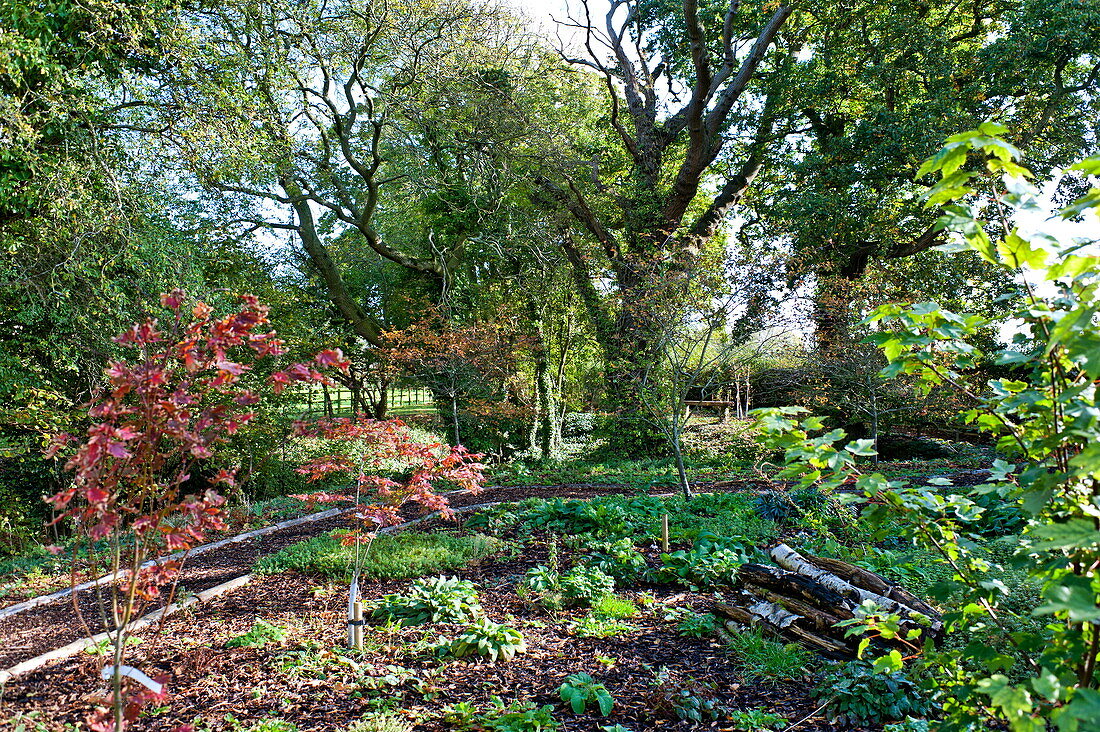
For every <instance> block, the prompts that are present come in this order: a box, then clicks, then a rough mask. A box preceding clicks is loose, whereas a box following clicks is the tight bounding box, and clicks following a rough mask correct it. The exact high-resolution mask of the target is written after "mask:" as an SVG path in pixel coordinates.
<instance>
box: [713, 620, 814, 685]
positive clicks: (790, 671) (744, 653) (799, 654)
mask: <svg viewBox="0 0 1100 732" xmlns="http://www.w3.org/2000/svg"><path fill="white" fill-rule="evenodd" d="M729 649H730V650H731V651H732V652H733V653H734V655H736V656H737V658H738V660H739V661H740V663H741V666H742V668H743V669H744V672H745V676H746V677H747V678H748V679H750V680H759V681H796V680H798V679H800V678H802V677H803V676H804V675H805V673H806V668H807V667H808V666H809V665H810V662H811V660H812V658H813V657H812V655H811V654H810V652H809V651H807V650H806V649H805V648H803V647H802V646H800V645H798V644H796V643H786V644H783V643H778V642H776V641H773V640H770V639H768V638H765V637H764V636H762V635H761V634H760V631H758V630H753V629H749V630H743V631H741V632H740V633H736V634H734V635H733V637H732V638H731V639H730V642H729Z"/></svg>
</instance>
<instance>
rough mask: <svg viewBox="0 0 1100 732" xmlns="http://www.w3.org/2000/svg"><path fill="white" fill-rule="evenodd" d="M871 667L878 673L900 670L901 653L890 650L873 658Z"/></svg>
mask: <svg viewBox="0 0 1100 732" xmlns="http://www.w3.org/2000/svg"><path fill="white" fill-rule="evenodd" d="M871 666H872V668H874V670H875V671H878V672H879V673H887V674H889V673H894V672H896V671H901V669H902V662H901V653H900V652H899V651H897V650H893V651H890V652H889V653H887V654H886V655H885V656H879V657H878V658H876V659H875V662H874V663H873V664H871Z"/></svg>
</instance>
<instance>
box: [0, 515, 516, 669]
mask: <svg viewBox="0 0 1100 732" xmlns="http://www.w3.org/2000/svg"><path fill="white" fill-rule="evenodd" d="M498 503H506V501H492V502H490V503H479V504H476V505H473V506H459V507H458V508H454V509H451V510H452V511H453V512H454V513H463V512H466V511H475V510H478V509H482V508H488V507H490V506H495V505H497V504H498ZM333 510H334V511H337V512H340V511H343V510H344V509H333ZM325 513H329V514H330V515H335V514H332V513H331V512H325ZM438 515H440V512H439V511H432V512H431V513H429V514H425V515H424V516H421V517H420V518H416V519H413V520H412V521H406V522H405V523H402V524H397V525H396V526H387V527H386V528H384V529H380V530H379V531H378V532H377V533H379V534H389V533H393V532H395V531H399V530H401V529H407V528H409V527H410V526H415V525H416V524H419V523H421V522H422V521H427V520H428V519H432V518H435V517H436V516H438ZM307 518H308V517H307ZM296 520H297V521H299V522H300V523H305V522H302V521H300V520H298V519H296ZM313 520H314V521H316V520H318V519H316V518H314V519H313ZM268 528H269V529H271V528H274V527H268ZM284 528H285V527H284ZM261 531H266V529H261ZM250 533H254V532H250ZM243 537H246V535H245V534H241V536H240V537H233V539H234V540H237V541H240V540H242V538H243ZM229 541H230V540H225V541H222V542H218V543H217V545H222V546H224V545H225V544H226V543H228V542H229ZM206 546H207V547H211V548H212V547H214V546H216V545H215V544H208V545H206ZM207 551H209V549H207ZM192 553H194V552H192ZM251 581H252V575H251V574H246V575H242V576H240V577H235V578H233V579H231V580H229V581H228V582H223V583H222V584H220V585H216V586H214V587H211V588H210V589H207V590H203V591H202V592H199V593H196V594H194V595H192V596H191V597H188V598H185V599H183V600H180V601H179V602H177V603H173V604H172V605H168V606H167V607H162V608H161V609H159V610H154V611H153V612H151V613H148V614H146V615H143V616H142V617H140V618H138V619H137V620H133V621H131V622H130V624H129V626H128V632H130V633H133V632H134V631H136V630H140V629H142V628H145V627H148V626H149V625H152V624H153V623H156V622H158V621H159V620H160V619H161V618H165V617H168V616H169V615H172V614H174V613H176V612H178V611H180V610H182V609H184V608H187V607H190V606H191V605H194V604H195V603H201V602H207V601H208V600H211V599H213V598H215V597H217V596H218V595H222V594H224V593H226V592H230V591H231V590H235V589H237V588H238V587H243V586H244V585H246V584H248V583H249V582H251ZM109 639H110V634H108V633H97V634H96V635H93V636H91V637H90V638H81V639H80V640H75V641H73V642H72V643H69V644H68V645H64V646H62V647H61V648H57V649H55V650H52V651H47V652H46V653H43V654H41V655H38V656H35V657H34V658H28V659H27V660H26V661H21V662H19V663H17V664H15V665H14V666H12V667H10V668H7V669H0V686H2V685H3V684H6V683H7V682H8V681H10V680H11V679H13V678H15V677H16V676H20V675H22V674H25V673H29V672H31V671H36V670H37V669H39V668H42V667H43V666H45V665H46V664H49V663H52V662H54V661H60V660H63V659H66V658H68V657H70V656H75V655H76V654H78V653H81V652H82V651H84V650H86V649H88V648H91V647H92V646H95V645H98V644H99V643H102V642H103V641H105V640H109Z"/></svg>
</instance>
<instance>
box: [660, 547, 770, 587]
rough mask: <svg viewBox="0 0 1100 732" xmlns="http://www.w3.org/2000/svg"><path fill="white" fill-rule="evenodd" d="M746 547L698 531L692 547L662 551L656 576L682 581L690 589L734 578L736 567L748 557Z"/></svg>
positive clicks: (726, 582)
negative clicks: (659, 567)
mask: <svg viewBox="0 0 1100 732" xmlns="http://www.w3.org/2000/svg"><path fill="white" fill-rule="evenodd" d="M749 551H750V550H748V549H746V548H745V547H744V546H742V545H741V544H740V542H737V541H733V540H731V539H724V538H722V537H718V536H714V535H712V534H701V535H700V536H699V537H698V538H697V539H696V540H695V546H693V547H692V549H691V551H684V550H682V549H681V550H678V551H675V552H672V553H671V554H662V555H661V565H662V566H661V569H660V571H659V572H658V576H659V577H660V578H661V579H663V580H665V581H671V582H677V583H680V584H683V585H685V586H687V587H689V588H690V589H692V590H693V591H697V590H699V589H702V588H705V587H714V586H717V585H729V584H732V583H733V582H734V580H735V579H736V576H737V570H738V569H739V568H740V567H741V565H743V564H745V563H747V562H749V561H750V555H749Z"/></svg>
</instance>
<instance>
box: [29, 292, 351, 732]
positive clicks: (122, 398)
mask: <svg viewBox="0 0 1100 732" xmlns="http://www.w3.org/2000/svg"><path fill="white" fill-rule="evenodd" d="M185 301H186V296H185V295H184V293H183V292H182V291H180V290H175V291H173V292H171V293H168V294H165V295H162V296H161V304H162V306H163V307H164V308H166V309H167V310H168V311H170V313H171V317H170V318H169V319H167V325H166V326H162V324H161V323H160V322H159V321H158V320H157V319H155V318H149V319H147V320H145V321H144V322H142V323H138V324H136V325H134V326H133V327H132V328H130V329H129V330H127V331H126V332H125V333H123V334H122V335H120V336H118V338H116V339H115V342H116V343H118V344H119V345H120V346H122V347H124V348H125V349H127V350H129V351H131V352H132V353H133V358H132V359H131V360H118V361H115V362H113V363H111V364H110V365H109V366H108V368H107V369H106V372H105V373H106V376H107V378H108V389H107V391H106V392H105V393H104V394H103V395H102V396H100V397H99V398H98V399H96V400H95V401H94V402H93V403H92V404H90V405H89V407H88V416H89V417H90V418H91V419H92V420H94V423H93V424H92V425H91V426H90V427H89V428H88V430H87V432H86V434H85V436H84V439H83V441H82V442H81V443H80V444H79V445H78V446H77V447H76V450H75V452H74V453H73V454H72V456H71V457H70V458H69V459H68V461H67V463H66V465H65V467H66V469H68V470H71V471H72V472H73V474H74V477H73V482H72V484H71V485H70V486H68V487H67V488H65V489H64V490H62V491H60V492H58V493H57V494H56V495H53V496H51V497H49V498H48V499H47V501H48V502H49V503H51V504H52V505H53V507H54V509H55V510H56V511H57V513H58V517H57V519H56V520H57V521H63V520H68V521H71V522H72V525H73V527H74V529H75V531H76V532H77V534H78V535H82V536H84V537H86V538H87V540H88V542H89V549H90V550H91V551H89V556H90V557H93V558H95V557H97V556H98V553H97V552H96V551H94V546H93V545H94V544H95V543H96V542H99V541H101V540H106V541H107V543H108V546H109V564H110V575H111V581H110V582H108V583H107V584H106V585H105V586H104V587H97V589H96V592H97V607H98V609H99V613H100V623H101V624H102V626H103V627H104V628H105V629H106V631H107V632H108V633H109V634H110V639H111V641H112V646H113V649H114V652H113V665H112V666H110V667H108V669H105V676H109V677H110V679H111V681H112V692H111V697H110V700H109V706H107V707H101V708H98V709H97V711H96V712H95V713H94V714H93V715H92V716H91V717H90V718H89V720H88V724H89V727H90V728H91V729H92V730H95V731H96V732H121V731H122V730H123V729H124V728H125V727H126V726H127V724H128V723H129V722H132V721H133V720H134V719H136V718H137V716H138V714H140V711H141V708H142V706H143V705H145V704H147V703H150V702H151V701H153V700H159V699H162V698H163V696H164V689H163V683H164V681H165V680H166V679H159V680H157V681H156V683H154V685H153V686H152V687H149V688H141V687H140V686H138V685H136V684H135V682H134V681H133V680H132V679H133V678H134V677H135V676H141V675H140V674H134V673H133V671H132V670H130V669H129V668H128V667H125V666H124V664H123V661H124V658H125V649H126V641H127V638H128V635H129V632H128V624H129V623H130V622H131V621H132V620H134V619H136V618H137V617H139V616H140V615H142V614H143V613H144V611H145V610H146V609H147V608H149V606H150V605H151V604H152V603H154V602H155V601H157V600H158V599H159V598H160V597H161V595H162V589H163V588H165V587H170V589H169V590H168V593H167V595H168V596H167V597H166V598H165V603H166V604H167V603H170V602H171V601H172V595H173V593H174V591H175V583H176V580H177V578H178V575H179V571H180V568H181V566H182V564H183V561H184V560H185V559H186V556H187V552H188V551H189V550H190V549H191V548H192V547H193V546H195V545H196V544H198V543H200V542H202V541H203V539H204V537H205V536H206V534H207V533H208V532H209V531H211V530H218V529H222V528H224V524H223V523H222V504H223V503H224V499H223V498H222V497H221V496H219V495H218V493H217V492H216V490H215V486H218V485H225V486H229V487H232V486H233V485H234V482H235V474H234V473H235V471H233V470H220V471H218V473H217V475H215V476H214V477H213V479H212V480H210V481H209V485H207V486H201V487H200V488H199V490H198V491H197V492H196V493H194V494H188V495H184V493H183V490H184V488H185V487H186V486H188V484H189V482H190V481H191V478H192V473H193V471H194V470H195V468H196V467H197V464H198V463H200V462H201V461H203V460H206V459H208V458H210V457H212V456H213V455H214V449H215V447H216V446H217V445H218V444H219V443H223V442H225V441H226V440H227V439H228V438H229V437H230V436H231V435H233V434H234V433H236V432H237V430H238V429H239V428H240V427H241V426H242V425H244V424H246V423H248V422H250V421H251V420H252V419H254V417H255V412H253V411H252V408H253V407H254V406H255V405H257V404H258V403H259V402H260V398H261V396H260V394H259V393H257V391H256V390H254V389H251V388H248V387H247V386H246V385H245V384H244V383H243V381H242V377H243V376H244V375H245V374H246V373H247V372H248V371H250V370H251V368H252V364H253V363H255V362H258V361H260V360H261V359H272V358H276V357H278V356H279V355H280V354H281V353H283V344H282V342H281V341H280V340H279V339H278V338H276V337H275V333H274V332H273V331H270V330H268V329H267V326H268V325H269V321H268V318H267V308H266V307H265V306H263V305H261V304H260V303H259V301H258V300H257V299H256V298H255V297H253V296H251V295H244V296H242V298H241V301H242V304H241V308H240V310H239V311H238V312H235V313H232V314H230V315H227V316H225V317H222V318H216V317H214V313H213V311H212V310H211V308H210V307H209V306H207V305H206V304H204V303H202V302H199V303H196V304H195V305H194V306H193V307H192V308H191V311H190V314H188V313H187V312H186V311H185V307H184V303H185ZM328 367H336V368H340V369H346V368H347V362H346V361H345V360H344V358H343V356H342V354H341V353H340V352H339V351H323V352H321V353H319V354H317V356H316V357H315V359H314V361H313V363H310V364H304V363H295V364H292V365H290V366H289V367H287V368H285V369H283V370H280V371H276V372H275V373H273V374H271V375H270V376H269V377H268V378H267V380H266V382H267V387H269V388H270V389H271V391H273V392H274V393H276V394H277V393H279V392H281V391H282V390H283V389H284V388H286V387H287V386H288V385H290V384H292V383H296V382H308V381H318V380H322V379H323V378H324V377H323V375H322V374H321V371H320V370H319V369H322V368H328ZM73 441H74V440H73V439H72V438H71V437H70V436H69V435H60V436H58V438H56V439H55V441H54V442H53V444H52V446H51V448H50V451H49V453H48V454H49V455H56V454H57V453H58V452H59V451H60V450H62V449H63V448H65V447H66V446H67V445H69V444H70V443H71V442H73ZM163 549H167V550H168V551H172V552H178V553H180V554H179V555H178V556H179V558H176V559H171V560H167V561H162V560H155V559H154V560H153V561H148V562H147V560H148V559H149V558H150V557H157V556H158V555H159V553H160V552H161V551H162V550H163ZM93 569H97V568H96V567H93ZM74 581H75V570H74ZM73 603H74V607H76V609H77V613H78V615H79V613H80V608H79V602H78V600H77V593H75V592H74V593H73ZM81 621H82V622H84V621H83V617H82V616H81ZM85 625H86V624H85ZM88 630H89V634H91V630H90V629H88ZM158 685H160V686H159V688H158Z"/></svg>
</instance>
